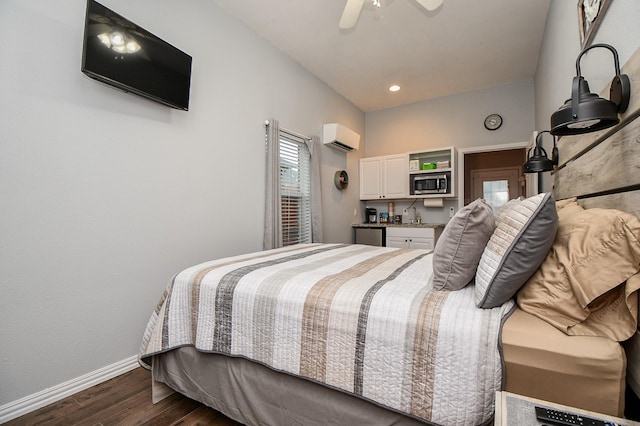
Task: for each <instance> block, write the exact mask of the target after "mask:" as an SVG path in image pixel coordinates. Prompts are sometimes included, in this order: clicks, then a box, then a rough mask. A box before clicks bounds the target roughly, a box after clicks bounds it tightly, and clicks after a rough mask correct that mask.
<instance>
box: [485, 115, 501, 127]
mask: <svg viewBox="0 0 640 426" xmlns="http://www.w3.org/2000/svg"><path fill="white" fill-rule="evenodd" d="M500 126H502V117H501V116H500V114H490V115H488V116H487V118H485V119H484V127H486V128H487V130H497V129H499V128H500Z"/></svg>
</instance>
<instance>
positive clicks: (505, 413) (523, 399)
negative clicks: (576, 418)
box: [494, 392, 640, 426]
mask: <svg viewBox="0 0 640 426" xmlns="http://www.w3.org/2000/svg"><path fill="white" fill-rule="evenodd" d="M536 406H538V407H543V408H551V409H554V410H558V411H565V412H568V413H572V414H580V415H582V416H585V417H589V418H592V419H597V420H602V421H605V422H611V423H613V424H619V425H624V426H640V423H638V422H634V421H632V420H627V419H620V418H618V417H612V416H607V415H605V414H599V413H594V412H592V411H587V410H581V409H579V408H573V407H567V406H566V405H561V404H555V403H553V402H549V401H542V400H540V399H535V398H529V397H527V396H522V395H518V394H515V393H510V392H496V417H495V422H494V425H495V426H539V425H542V424H544V423H542V422H540V421H538V419H537V418H536V412H535V407H536Z"/></svg>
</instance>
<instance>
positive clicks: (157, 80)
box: [82, 0, 192, 111]
mask: <svg viewBox="0 0 640 426" xmlns="http://www.w3.org/2000/svg"><path fill="white" fill-rule="evenodd" d="M191 60H192V58H191V56H189V55H187V54H186V53H184V52H182V51H181V50H180V49H177V48H176V47H174V46H172V45H170V44H169V43H167V42H165V41H163V40H161V39H160V38H158V37H156V36H155V35H153V34H151V33H150V32H149V31H147V30H145V29H144V28H142V27H140V26H138V25H136V24H134V23H133V22H131V21H129V20H127V19H126V18H124V17H122V16H120V15H119V14H117V13H115V12H114V11H112V10H110V9H108V8H106V7H105V6H103V5H101V4H100V3H98V2H96V1H94V0H87V15H86V20H85V27H84V46H83V49H82V72H83V73H85V74H86V75H88V76H89V77H91V78H94V79H96V80H98V81H101V82H103V83H106V84H109V85H111V86H114V87H117V88H119V89H122V90H124V91H127V92H131V93H135V94H137V95H140V96H144V97H145V98H148V99H152V100H154V101H156V102H160V103H163V104H165V105H168V106H170V107H172V108H176V109H181V110H185V111H186V110H188V109H189V89H190V86H191Z"/></svg>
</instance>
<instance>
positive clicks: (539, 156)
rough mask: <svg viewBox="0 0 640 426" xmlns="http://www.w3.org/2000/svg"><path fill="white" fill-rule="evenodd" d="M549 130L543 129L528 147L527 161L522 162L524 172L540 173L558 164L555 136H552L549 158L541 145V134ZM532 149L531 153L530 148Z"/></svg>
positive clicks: (548, 170)
mask: <svg viewBox="0 0 640 426" xmlns="http://www.w3.org/2000/svg"><path fill="white" fill-rule="evenodd" d="M543 133H549V134H551V132H550V131H549V130H543V131H542V132H540V133H538V135H537V136H536V144H535V146H534V147H532V148H530V149H529V152H528V153H527V162H526V163H524V166H523V170H522V171H523V172H524V173H540V172H550V171H552V170H553V168H554V166H556V165H558V147H557V145H556V137H555V136H554V137H553V151H551V159H549V157H548V156H547V151H545V149H544V148H543V147H542V134H543ZM532 149H533V155H531V150H532Z"/></svg>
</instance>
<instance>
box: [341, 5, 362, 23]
mask: <svg viewBox="0 0 640 426" xmlns="http://www.w3.org/2000/svg"><path fill="white" fill-rule="evenodd" d="M363 5H364V0H347V4H346V5H345V6H344V11H343V12H342V17H341V18H340V25H339V27H340V29H343V30H348V29H349V28H353V27H355V25H356V22H358V17H359V16H360V11H362V6H363Z"/></svg>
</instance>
